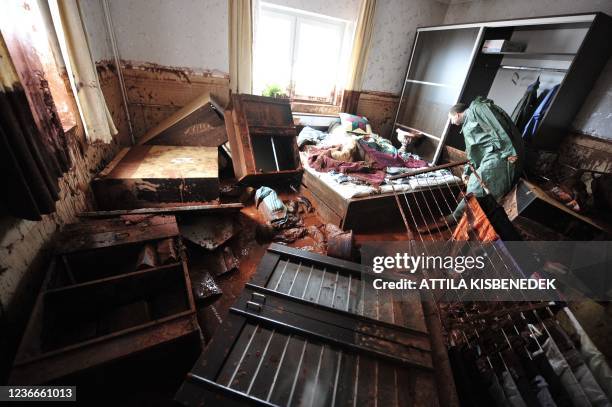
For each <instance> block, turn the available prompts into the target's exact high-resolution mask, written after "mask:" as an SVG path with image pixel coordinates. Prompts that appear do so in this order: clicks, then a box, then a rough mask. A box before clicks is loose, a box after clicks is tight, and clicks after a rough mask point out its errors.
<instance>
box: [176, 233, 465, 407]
mask: <svg viewBox="0 0 612 407" xmlns="http://www.w3.org/2000/svg"><path fill="white" fill-rule="evenodd" d="M379 277H380V275H377V274H374V273H372V271H371V270H370V269H368V268H366V267H364V266H362V265H360V264H356V263H351V262H347V261H343V260H338V259H334V258H331V257H327V256H321V255H318V254H314V253H309V252H306V251H303V250H298V249H292V248H288V247H286V246H282V245H278V244H272V245H271V246H270V247H269V248H268V251H267V253H266V254H265V255H264V257H263V258H262V260H261V263H260V264H259V267H258V269H257V272H256V274H255V275H254V276H253V278H252V279H251V281H250V282H249V283H248V284H247V286H246V288H245V290H244V292H243V294H242V296H241V297H240V298H239V299H238V300H237V302H236V303H235V304H234V306H233V307H232V308H230V312H229V315H228V316H227V317H226V318H225V320H224V321H223V324H222V325H221V327H220V328H219V329H218V331H217V332H216V334H215V336H214V337H213V339H212V341H211V343H210V344H209V345H208V347H207V349H206V351H205V352H204V353H203V354H202V356H201V357H200V359H199V360H198V362H197V363H196V365H195V366H194V367H193V369H192V371H191V373H189V374H188V376H187V378H186V380H185V382H184V383H183V385H182V386H181V388H180V389H179V391H178V393H177V395H176V397H175V399H176V400H177V401H179V402H180V403H182V404H183V405H186V406H201V405H231V406H242V405H261V406H271V405H272V406H284V405H310V406H327V405H358V406H366V405H368V406H369V405H376V404H378V405H384V406H407V405H414V406H424V405H444V406H454V405H456V400H457V398H456V393H455V387H454V382H453V379H452V374H450V365H449V363H448V356H447V352H446V348H445V346H443V345H442V342H441V340H440V341H438V340H434V339H433V338H434V335H433V334H432V332H433V331H434V329H432V328H430V326H431V325H430V324H431V323H432V321H433V320H435V318H436V316H435V314H431V313H428V312H425V311H424V309H426V308H424V306H423V305H422V303H421V300H420V298H419V296H418V293H414V295H413V296H410V297H403V298H401V299H400V294H394V293H391V292H390V291H386V290H380V291H379V290H375V289H374V288H373V287H372V280H373V279H374V278H379ZM404 295H406V294H405V293H404ZM440 338H441V336H440Z"/></svg>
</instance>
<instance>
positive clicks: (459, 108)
mask: <svg viewBox="0 0 612 407" xmlns="http://www.w3.org/2000/svg"><path fill="white" fill-rule="evenodd" d="M467 108H468V105H466V104H465V103H457V104H456V105H454V106H453V107H451V108H450V110H449V111H448V112H449V113H450V114H455V113H463V112H465V109H467Z"/></svg>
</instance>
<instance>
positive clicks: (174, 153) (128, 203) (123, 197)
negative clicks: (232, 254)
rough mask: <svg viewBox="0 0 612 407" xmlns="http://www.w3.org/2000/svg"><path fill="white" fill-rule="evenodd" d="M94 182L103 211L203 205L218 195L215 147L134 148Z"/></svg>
mask: <svg viewBox="0 0 612 407" xmlns="http://www.w3.org/2000/svg"><path fill="white" fill-rule="evenodd" d="M101 174H102V175H99V176H97V177H95V178H94V180H93V181H92V189H93V191H94V195H95V196H96V202H97V203H98V206H99V207H100V208H101V209H103V210H116V209H136V208H142V207H150V206H152V205H151V203H153V202H166V203H168V202H181V203H185V202H202V201H210V200H213V199H216V198H217V197H218V196H219V178H218V177H219V168H218V151H217V149H216V148H214V147H175V146H134V147H132V148H131V149H130V151H129V152H128V153H126V154H125V155H124V156H123V158H122V159H121V160H120V161H119V162H118V163H116V165H115V166H114V167H113V168H112V169H110V170H109V171H103V172H102V173H101Z"/></svg>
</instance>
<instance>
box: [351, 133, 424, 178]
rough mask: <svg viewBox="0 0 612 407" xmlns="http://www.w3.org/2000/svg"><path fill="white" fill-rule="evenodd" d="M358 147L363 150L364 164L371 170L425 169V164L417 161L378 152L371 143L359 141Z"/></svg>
mask: <svg viewBox="0 0 612 407" xmlns="http://www.w3.org/2000/svg"><path fill="white" fill-rule="evenodd" d="M359 146H360V147H361V148H362V149H363V152H364V155H365V161H366V163H369V164H371V166H372V168H376V169H381V170H382V169H385V168H387V167H407V168H423V167H427V162H426V161H423V160H417V159H415V158H412V157H410V156H408V157H407V158H406V159H404V158H402V157H401V156H400V155H399V154H397V153H396V154H389V153H386V152H383V151H379V150H378V149H376V148H375V147H373V146H372V143H369V142H367V141H366V140H363V139H362V140H359Z"/></svg>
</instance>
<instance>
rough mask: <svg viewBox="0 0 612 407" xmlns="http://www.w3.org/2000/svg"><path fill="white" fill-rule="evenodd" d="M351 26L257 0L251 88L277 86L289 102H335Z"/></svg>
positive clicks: (343, 77)
mask: <svg viewBox="0 0 612 407" xmlns="http://www.w3.org/2000/svg"><path fill="white" fill-rule="evenodd" d="M353 25H354V24H353V23H351V22H349V21H346V20H341V19H337V18H332V17H327V16H323V15H320V14H314V13H309V12H305V11H301V10H296V9H290V8H287V7H281V6H276V5H272V4H269V3H263V2H262V3H261V6H260V9H259V18H258V20H257V26H256V30H257V33H256V37H255V49H254V59H255V60H254V72H253V91H254V93H255V94H257V95H260V94H263V93H264V92H265V91H266V90H267V89H268V90H269V89H270V88H271V87H278V88H280V92H281V93H282V94H285V95H287V96H288V97H289V98H291V100H293V101H302V102H315V103H325V104H334V105H339V104H340V101H341V97H342V88H343V85H344V81H345V80H346V73H347V71H348V60H349V57H350V51H351V45H352V37H353V36H352V34H353V32H352V30H353Z"/></svg>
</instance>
